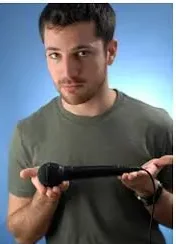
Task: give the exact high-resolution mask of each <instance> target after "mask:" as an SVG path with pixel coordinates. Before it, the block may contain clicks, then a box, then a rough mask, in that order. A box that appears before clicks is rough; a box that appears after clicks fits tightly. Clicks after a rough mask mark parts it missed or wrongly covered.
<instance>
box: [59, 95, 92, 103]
mask: <svg viewBox="0 0 176 244" xmlns="http://www.w3.org/2000/svg"><path fill="white" fill-rule="evenodd" d="M61 98H62V100H64V101H65V102H66V103H67V104H69V105H80V104H83V103H86V102H87V101H89V100H90V99H91V97H86V96H84V97H83V96H82V97H81V96H63V95H61Z"/></svg>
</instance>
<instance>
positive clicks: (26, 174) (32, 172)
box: [20, 168, 38, 179]
mask: <svg viewBox="0 0 176 244" xmlns="http://www.w3.org/2000/svg"><path fill="white" fill-rule="evenodd" d="M37 172H38V168H27V169H23V170H21V172H20V177H21V178H23V179H27V178H31V177H35V176H37Z"/></svg>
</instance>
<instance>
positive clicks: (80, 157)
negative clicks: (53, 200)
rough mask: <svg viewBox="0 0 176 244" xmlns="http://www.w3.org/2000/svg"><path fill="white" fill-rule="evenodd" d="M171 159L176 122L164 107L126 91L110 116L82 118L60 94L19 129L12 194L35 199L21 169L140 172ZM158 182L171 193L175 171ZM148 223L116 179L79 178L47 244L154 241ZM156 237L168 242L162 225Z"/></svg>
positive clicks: (62, 203)
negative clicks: (118, 168) (105, 168)
mask: <svg viewBox="0 0 176 244" xmlns="http://www.w3.org/2000/svg"><path fill="white" fill-rule="evenodd" d="M166 154H172V119H171V118H170V117H169V115H168V114H167V113H166V112H165V111H164V110H163V109H159V108H155V107H152V106H150V105H147V104H145V103H143V102H141V101H138V100H136V99H134V98H131V97H129V96H127V95H126V94H124V93H122V92H119V96H118V99H117V100H116V101H115V103H114V105H113V106H112V107H111V109H109V110H108V111H106V112H105V113H103V114H101V115H98V116H95V117H85V116H76V115H73V114H71V113H70V112H68V111H66V110H65V109H64V108H63V107H62V105H61V102H60V99H59V97H56V98H54V99H53V100H52V101H51V102H49V103H48V104H47V105H45V106H43V107H42V108H40V109H39V110H38V111H37V112H35V113H34V114H32V115H31V116H30V117H28V118H26V119H24V120H22V121H20V122H19V123H18V125H17V128H16V130H15V133H14V137H13V140H12V144H11V148H10V160H9V192H11V193H12V194H14V195H16V196H21V197H31V196H33V194H34V193H35V188H34V187H33V185H32V183H31V182H30V180H23V179H20V170H22V169H24V168H27V167H35V166H40V165H42V164H43V163H46V162H57V163H59V164H62V165H72V166H78V165H81V166H84V165H126V166H134V167H136V166H141V165H142V164H144V163H145V162H146V161H148V160H150V159H152V158H155V157H160V156H162V155H166ZM159 178H160V180H161V182H162V183H163V184H164V186H165V187H166V188H172V170H170V167H165V168H164V169H163V170H162V171H161V173H160V175H159ZM41 207H42V206H41ZM149 221H150V214H149V213H148V211H147V210H146V209H145V207H144V206H143V204H142V203H141V202H140V201H139V200H137V198H136V197H135V195H134V193H133V191H131V190H129V189H127V188H126V187H125V186H124V185H122V183H121V182H120V181H119V180H117V178H116V177H105V178H94V179H84V180H75V181H72V182H71V184H70V187H69V189H68V191H67V192H65V193H64V194H63V195H62V198H61V201H60V203H59V205H58V208H57V210H56V212H55V214H54V216H53V220H52V223H51V226H50V229H49V231H48V233H47V234H46V240H47V243H48V244H58V243H60V244H100V243H101V244H117V243H119V244H141V243H148V242H147V240H148V229H149ZM152 240H153V241H152V244H163V243H165V242H164V238H163V235H162V233H161V232H160V230H159V228H158V223H157V222H156V221H154V223H153V227H152Z"/></svg>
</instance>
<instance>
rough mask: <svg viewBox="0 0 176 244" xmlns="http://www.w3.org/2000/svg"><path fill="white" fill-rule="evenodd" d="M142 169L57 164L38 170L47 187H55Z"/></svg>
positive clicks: (43, 183)
mask: <svg viewBox="0 0 176 244" xmlns="http://www.w3.org/2000/svg"><path fill="white" fill-rule="evenodd" d="M141 169H142V168H140V167H134V168H132V167H130V168H129V167H119V166H116V165H108V166H106V165H100V166H62V165H60V164H57V163H52V162H49V163H45V164H43V165H42V166H41V167H40V168H39V170H38V178H39V181H40V183H41V184H42V185H44V186H45V187H53V186H58V185H59V184H61V182H62V181H70V180H76V179H88V178H94V177H106V176H120V175H122V174H123V173H130V172H133V171H139V170H141Z"/></svg>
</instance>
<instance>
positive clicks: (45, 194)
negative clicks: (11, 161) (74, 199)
mask: <svg viewBox="0 0 176 244" xmlns="http://www.w3.org/2000/svg"><path fill="white" fill-rule="evenodd" d="M44 48H45V52H46V61H47V67H48V70H49V73H50V75H51V78H52V80H53V82H54V85H55V87H56V89H57V91H58V92H59V93H60V94H61V102H62V105H63V107H64V108H65V109H66V110H67V111H69V112H71V113H73V114H75V115H79V116H89V117H93V116H96V115H99V114H101V113H103V112H105V111H106V110H107V109H109V108H110V107H111V106H112V105H113V103H114V101H115V99H116V97H117V96H118V95H117V94H116V92H115V91H113V90H111V89H110V88H109V86H108V80H107V67H108V65H111V64H112V63H113V61H114V59H115V56H116V53H117V42H116V41H115V40H112V41H110V42H109V43H107V45H106V46H105V45H104V42H103V40H101V39H100V38H97V37H96V36H95V26H94V23H84V22H83V23H78V24H74V25H70V26H67V27H65V28H62V27H57V28H49V27H48V26H46V27H45V31H44ZM168 157H172V156H171V155H170V156H166V157H165V158H161V159H153V160H151V161H149V162H147V163H146V164H145V165H143V167H145V168H146V169H147V170H149V172H150V173H151V174H152V175H153V176H154V177H156V175H157V174H158V173H159V171H160V170H161V169H162V167H163V166H164V165H165V164H167V163H168V160H170V158H169V159H168ZM169 162H170V161H169ZM37 171H38V168H27V169H24V170H22V171H21V172H20V177H21V178H23V179H24V180H25V179H28V178H30V179H31V181H32V183H33V185H34V186H35V188H36V190H37V191H36V194H35V195H34V197H32V198H21V197H17V196H14V195H12V194H9V207H8V220H7V225H8V228H9V230H10V232H12V233H13V235H14V236H15V237H16V240H17V242H18V243H24V244H32V243H34V242H36V241H37V240H39V239H40V238H41V237H43V236H44V235H45V233H46V232H47V230H48V228H49V225H50V221H52V216H53V214H54V212H55V209H56V208H57V206H58V204H59V199H60V197H61V194H62V192H63V191H65V190H67V189H68V187H69V183H68V182H63V183H62V184H61V185H59V186H57V187H53V188H45V187H44V186H42V185H41V184H40V182H39V180H38V177H37ZM119 179H120V180H121V181H122V182H123V184H124V185H125V186H126V187H128V188H130V189H131V190H134V191H135V192H137V193H138V194H141V195H145V194H151V193H152V186H151V181H150V179H149V177H148V175H147V174H146V173H145V172H143V171H139V172H133V173H130V174H123V175H122V177H121V178H119ZM172 204H173V202H172V195H171V193H169V192H167V191H164V193H163V195H162V198H161V200H160V202H159V203H158V206H157V207H156V209H155V212H156V215H155V216H154V217H155V218H156V220H158V221H159V222H160V223H163V224H165V225H167V226H172ZM147 210H148V211H149V212H150V211H151V209H150V208H149V209H147ZM163 210H164V211H165V213H166V214H165V216H164V215H163ZM31 216H32V218H31ZM168 216H169V217H168ZM44 223H45V224H44ZM24 229H25V235H24ZM27 230H28V231H27Z"/></svg>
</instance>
